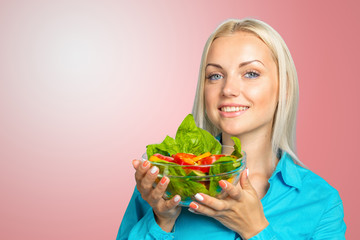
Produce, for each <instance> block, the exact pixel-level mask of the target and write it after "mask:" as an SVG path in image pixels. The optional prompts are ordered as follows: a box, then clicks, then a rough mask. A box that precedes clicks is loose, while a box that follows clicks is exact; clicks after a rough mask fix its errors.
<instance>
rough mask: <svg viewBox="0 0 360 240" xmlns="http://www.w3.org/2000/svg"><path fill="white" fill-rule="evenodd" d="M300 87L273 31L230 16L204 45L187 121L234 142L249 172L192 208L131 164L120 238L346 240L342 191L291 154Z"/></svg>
mask: <svg viewBox="0 0 360 240" xmlns="http://www.w3.org/2000/svg"><path fill="white" fill-rule="evenodd" d="M297 102H298V83H297V75H296V70H295V66H294V63H293V61H292V58H291V55H290V53H289V51H288V49H287V47H286V45H285V43H284V41H283V40H282V38H281V37H280V36H279V34H278V33H277V32H276V31H275V30H274V29H272V28H271V27H270V26H268V25H267V24H266V23H264V22H261V21H259V20H255V19H243V20H228V21H226V22H224V23H222V24H221V25H220V26H219V27H218V28H217V29H216V30H215V32H214V33H213V34H212V35H211V36H210V38H209V40H208V42H207V44H206V45H205V48H204V52H203V56H202V61H201V67H200V76H199V81H198V87H197V92H196V98H195V102H194V108H193V115H194V117H195V120H196V122H197V125H198V126H199V127H202V128H204V129H206V130H208V131H209V132H211V133H212V134H213V135H214V136H217V137H218V139H219V140H220V142H222V144H225V145H231V144H232V140H231V138H230V137H231V136H237V137H238V138H239V139H240V140H241V143H242V148H243V150H244V151H245V152H246V153H247V168H248V169H247V171H244V172H243V173H242V174H241V177H240V183H239V184H238V185H237V186H233V185H231V184H229V183H228V182H227V181H224V180H222V181H220V186H221V187H222V189H223V190H224V191H225V192H227V193H228V195H229V196H228V197H227V198H226V199H223V200H219V199H215V198H212V197H210V196H208V195H206V194H203V193H198V194H196V195H195V198H196V200H197V201H194V202H192V203H191V204H190V208H189V211H186V209H185V208H181V207H179V206H178V204H179V201H180V197H179V196H175V197H174V198H172V199H170V200H164V199H162V195H163V193H164V191H165V189H166V186H167V185H168V183H169V179H168V178H166V177H164V178H163V179H162V180H161V182H160V183H159V184H158V185H157V187H156V188H154V189H153V188H152V184H153V182H154V180H155V178H156V175H157V173H158V169H157V168H156V167H150V164H149V162H144V163H143V164H140V161H138V160H134V161H133V166H134V168H135V169H136V173H135V178H136V182H137V189H135V192H134V194H133V197H132V199H131V201H130V204H129V206H128V209H127V211H126V213H125V215H124V218H123V222H122V224H121V226H120V229H119V233H118V237H117V239H172V238H175V239H207V238H209V239H212V240H214V239H253V240H255V239H345V230H346V226H345V223H344V221H343V206H342V201H341V199H340V197H339V194H338V192H337V191H336V190H335V189H334V188H332V187H331V186H330V185H329V184H327V183H326V182H325V181H324V180H323V179H321V178H320V177H319V176H317V175H315V174H314V173H312V172H311V171H310V170H308V169H306V168H305V167H304V166H303V164H302V163H301V162H300V161H299V159H298V158H297V157H296V154H295V152H296V151H295V121H296V110H297Z"/></svg>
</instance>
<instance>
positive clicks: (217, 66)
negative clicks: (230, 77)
mask: <svg viewBox="0 0 360 240" xmlns="http://www.w3.org/2000/svg"><path fill="white" fill-rule="evenodd" d="M253 62H258V63H261V64H262V65H263V66H265V65H264V64H263V63H262V62H261V61H260V60H250V61H246V62H242V63H240V64H239V68H241V67H244V66H246V65H249V64H251V63H253ZM208 66H213V67H216V68H220V69H223V68H222V67H221V65H219V64H216V63H208V64H207V65H206V67H205V69H206V68H207V67H208Z"/></svg>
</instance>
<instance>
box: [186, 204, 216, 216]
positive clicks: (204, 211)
mask: <svg viewBox="0 0 360 240" xmlns="http://www.w3.org/2000/svg"><path fill="white" fill-rule="evenodd" d="M189 207H190V208H189V211H190V212H193V213H196V214H201V215H206V216H209V217H215V216H216V215H217V212H216V211H215V210H214V209H212V208H209V207H207V206H205V205H202V204H199V203H197V202H191V203H190V205H189Z"/></svg>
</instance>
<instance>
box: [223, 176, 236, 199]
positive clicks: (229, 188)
mask: <svg viewBox="0 0 360 240" xmlns="http://www.w3.org/2000/svg"><path fill="white" fill-rule="evenodd" d="M219 185H220V187H221V188H222V189H223V191H224V192H225V193H227V194H228V195H229V196H230V197H231V198H232V199H235V200H239V199H240V197H241V189H240V188H239V187H235V186H234V185H232V184H231V183H229V182H228V181H226V180H221V181H219Z"/></svg>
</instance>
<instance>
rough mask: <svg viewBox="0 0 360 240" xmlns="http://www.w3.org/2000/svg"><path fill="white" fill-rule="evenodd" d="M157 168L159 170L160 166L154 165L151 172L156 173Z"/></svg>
mask: <svg viewBox="0 0 360 240" xmlns="http://www.w3.org/2000/svg"><path fill="white" fill-rule="evenodd" d="M157 170H158V168H157V167H155V166H153V167H152V168H151V169H150V173H151V174H155V173H156V171H157Z"/></svg>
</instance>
